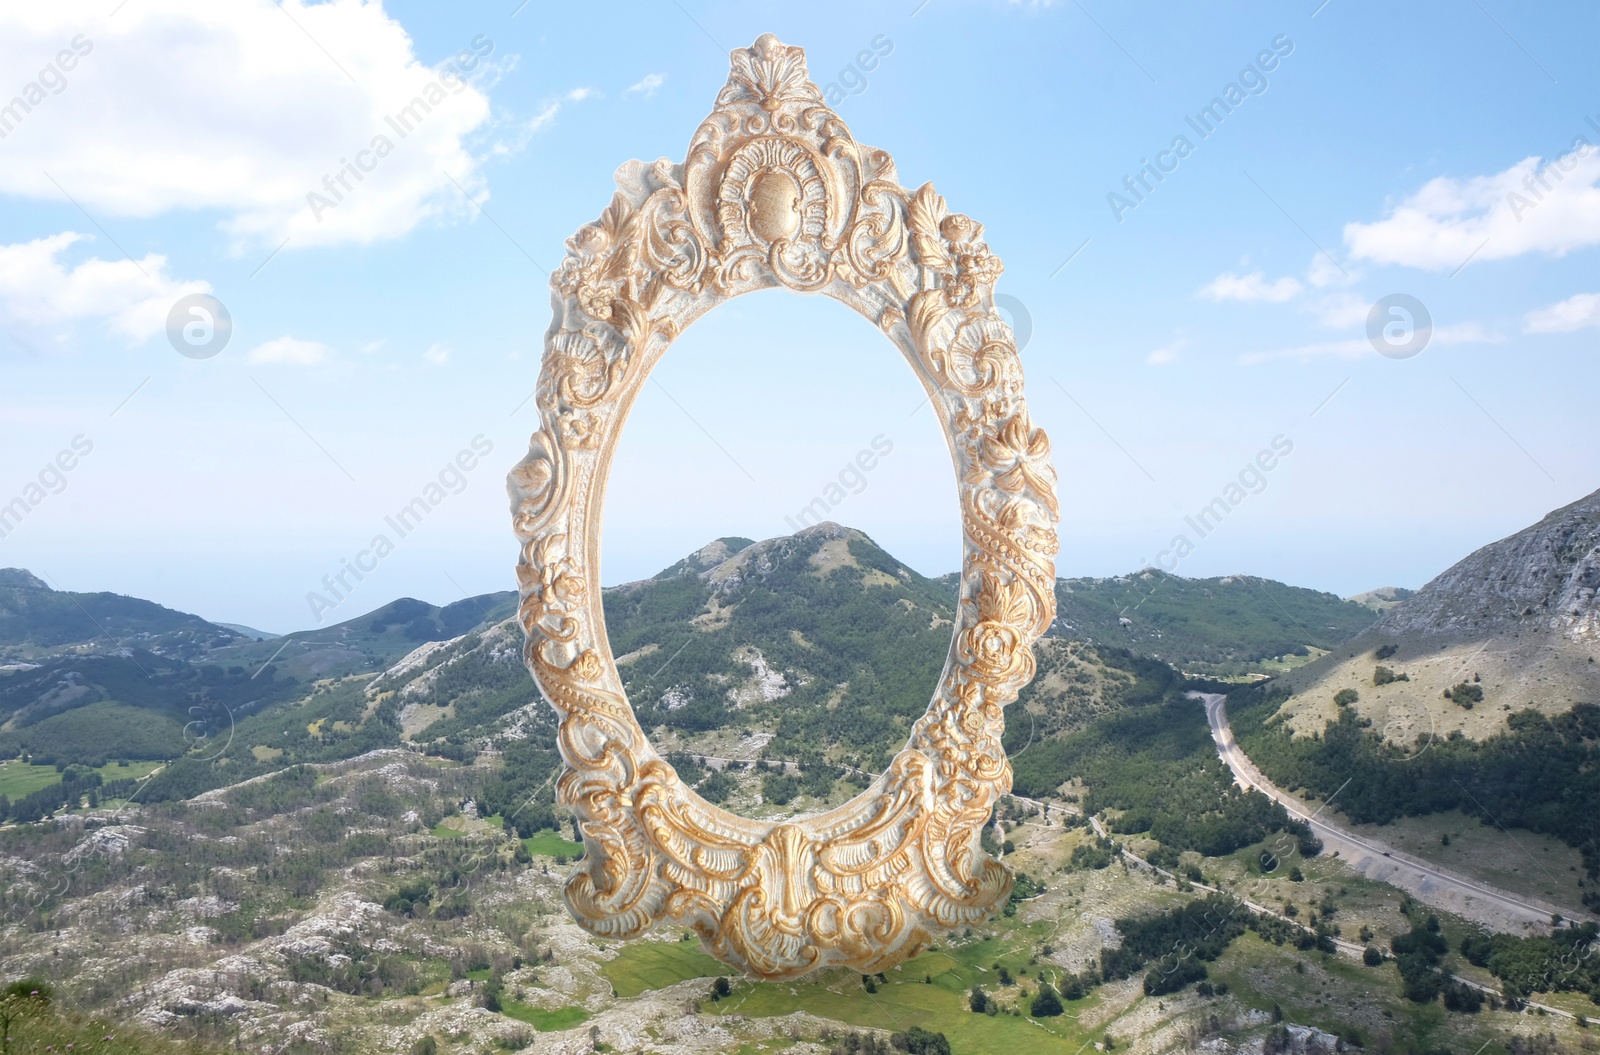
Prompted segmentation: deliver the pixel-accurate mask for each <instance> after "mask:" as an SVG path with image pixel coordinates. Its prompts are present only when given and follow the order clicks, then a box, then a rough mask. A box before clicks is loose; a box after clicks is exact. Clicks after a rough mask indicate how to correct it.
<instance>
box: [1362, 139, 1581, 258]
mask: <svg viewBox="0 0 1600 1055" xmlns="http://www.w3.org/2000/svg"><path fill="white" fill-rule="evenodd" d="M1597 182H1600V150H1596V149H1594V148H1593V147H1591V146H1590V145H1589V144H1588V143H1587V141H1583V140H1581V139H1580V140H1579V141H1577V142H1574V144H1573V150H1572V151H1571V152H1570V153H1568V154H1566V155H1564V156H1562V157H1559V158H1556V159H1555V160H1554V161H1552V162H1550V163H1548V164H1544V165H1541V164H1540V159H1539V158H1537V157H1530V158H1525V159H1523V160H1522V161H1519V162H1518V163H1517V164H1515V165H1513V166H1511V167H1510V168H1508V169H1506V170H1505V171H1504V172H1499V173H1496V174H1494V175H1492V176H1474V177H1472V178H1471V179H1464V180H1460V179H1452V178H1450V177H1447V176H1440V177H1438V178H1436V179H1432V180H1429V181H1428V182H1427V183H1426V184H1424V185H1423V187H1422V189H1421V190H1419V191H1417V193H1415V194H1413V195H1412V196H1411V197H1409V198H1407V199H1405V200H1404V201H1402V202H1401V203H1400V204H1399V205H1396V206H1395V207H1394V208H1393V209H1391V210H1390V211H1389V215H1388V216H1386V217H1384V218H1383V219H1382V220H1378V221H1376V222H1374V223H1350V224H1346V225H1345V229H1344V240H1345V244H1346V245H1348V246H1349V247H1350V252H1351V255H1353V256H1356V257H1359V258H1361V259H1365V260H1373V261H1376V262H1378V263H1382V264H1403V265H1406V266H1408V267H1418V268H1427V269H1430V270H1446V269H1454V268H1458V267H1460V266H1461V265H1462V264H1463V263H1464V262H1466V261H1467V260H1469V259H1471V260H1499V259H1504V258H1507V257H1514V256H1521V255H1522V254H1524V253H1549V254H1551V255H1553V256H1563V255H1565V254H1566V253H1568V252H1571V251H1572V250H1574V249H1580V248H1583V247H1584V246H1591V245H1597V244H1600V187H1597V186H1596V183H1597Z"/></svg>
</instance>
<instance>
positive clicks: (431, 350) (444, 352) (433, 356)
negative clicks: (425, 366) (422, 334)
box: [422, 344, 450, 366]
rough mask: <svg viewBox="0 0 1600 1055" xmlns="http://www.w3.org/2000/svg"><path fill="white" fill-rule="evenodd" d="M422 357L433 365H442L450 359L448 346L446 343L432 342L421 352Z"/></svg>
mask: <svg viewBox="0 0 1600 1055" xmlns="http://www.w3.org/2000/svg"><path fill="white" fill-rule="evenodd" d="M422 357H423V358H424V359H426V360H428V362H430V363H432V364H433V365H434V366H443V365H444V364H445V363H448V362H449V361H450V346H449V345H448V344H433V345H429V346H428V350H427V351H425V352H423V353H422Z"/></svg>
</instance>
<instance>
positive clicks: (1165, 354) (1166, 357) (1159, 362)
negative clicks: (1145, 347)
mask: <svg viewBox="0 0 1600 1055" xmlns="http://www.w3.org/2000/svg"><path fill="white" fill-rule="evenodd" d="M1188 343H1189V339H1188V338H1187V337H1179V338H1178V339H1177V340H1175V341H1173V342H1172V343H1171V344H1169V345H1166V346H1165V347H1162V348H1157V349H1156V350H1155V351H1153V352H1151V353H1150V354H1149V355H1147V356H1145V357H1144V361H1145V362H1147V363H1149V364H1150V365H1151V366H1165V365H1166V364H1167V363H1175V362H1177V361H1178V352H1179V351H1180V350H1181V349H1182V348H1183V346H1184V345H1186V344H1188Z"/></svg>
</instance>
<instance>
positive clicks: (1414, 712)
mask: <svg viewBox="0 0 1600 1055" xmlns="http://www.w3.org/2000/svg"><path fill="white" fill-rule="evenodd" d="M1597 589H1600V491H1596V492H1595V493H1594V494H1591V495H1588V496H1587V497H1585V498H1582V499H1579V500H1578V501H1576V502H1573V503H1572V504H1571V505H1567V506H1563V507H1562V508H1560V509H1557V510H1555V511H1554V512H1552V513H1550V514H1549V515H1548V516H1546V517H1544V518H1543V519H1542V520H1540V521H1539V522H1538V523H1536V524H1533V525H1531V526H1529V527H1526V528H1524V529H1522V530H1521V531H1518V532H1516V533H1515V534H1512V535H1509V536H1507V537H1506V538H1503V539H1501V540H1500V541H1498V542H1493V543H1490V544H1489V545H1487V546H1484V547H1483V548H1481V549H1479V550H1477V551H1475V552H1473V553H1472V554H1470V555H1469V556H1467V557H1465V558H1464V559H1462V560H1460V561H1458V562H1457V563H1456V564H1454V565H1452V566H1451V567H1450V568H1448V569H1447V570H1446V571H1444V572H1443V573H1441V574H1440V575H1439V576H1438V577H1436V578H1435V579H1433V581H1431V582H1429V583H1428V584H1427V585H1425V586H1424V587H1422V589H1420V590H1418V591H1417V592H1416V593H1415V594H1414V595H1411V596H1407V597H1404V598H1403V599H1399V600H1398V601H1397V603H1395V604H1394V605H1392V606H1391V607H1389V608H1387V609H1386V610H1385V611H1384V612H1383V614H1382V616H1381V617H1380V618H1379V619H1378V621H1377V622H1376V623H1374V624H1373V625H1372V626H1371V627H1369V628H1367V629H1366V630H1365V631H1364V632H1362V633H1361V634H1359V635H1357V636H1355V637H1353V638H1352V639H1351V640H1349V641H1348V642H1346V643H1345V644H1344V645H1343V646H1341V647H1340V648H1339V649H1338V650H1337V651H1336V652H1335V653H1334V654H1332V655H1330V656H1327V657H1324V658H1322V659H1320V660H1318V661H1317V662H1315V663H1311V664H1308V665H1307V666H1305V667H1303V668H1301V669H1299V670H1297V671H1295V672H1294V673H1293V674H1291V675H1289V676H1288V677H1287V678H1286V679H1285V684H1286V685H1287V687H1288V688H1289V690H1290V691H1291V693H1292V695H1291V697H1290V699H1289V700H1288V701H1287V702H1286V703H1285V704H1284V708H1283V713H1284V714H1285V715H1286V716H1288V717H1289V719H1290V721H1291V723H1292V725H1293V727H1294V728H1295V729H1296V730H1297V731H1299V732H1310V731H1315V730H1316V729H1320V728H1321V727H1322V725H1323V723H1324V722H1325V721H1326V720H1328V719H1329V718H1333V717H1336V715H1337V713H1338V707H1337V705H1335V704H1334V703H1333V696H1334V695H1335V694H1336V693H1337V692H1339V691H1340V690H1343V689H1352V690H1354V691H1355V692H1356V694H1357V696H1358V699H1357V701H1356V702H1355V704H1354V707H1355V709H1356V712H1357V713H1358V714H1359V715H1361V716H1362V717H1364V718H1368V719H1371V720H1372V721H1373V722H1374V723H1375V725H1376V727H1378V728H1387V729H1389V730H1390V731H1391V733H1392V735H1393V736H1394V737H1397V738H1399V739H1402V740H1404V741H1406V742H1410V741H1411V740H1413V739H1414V736H1415V735H1416V734H1417V733H1419V732H1423V731H1431V733H1432V735H1434V736H1439V737H1442V736H1446V735H1448V734H1449V733H1450V732H1452V731H1454V730H1458V729H1459V730H1460V731H1461V732H1463V733H1464V734H1466V735H1467V736H1469V737H1473V738H1475V739H1481V738H1483V737H1485V736H1489V735H1492V734H1494V733H1495V732H1498V731H1500V730H1502V729H1504V728H1505V727H1506V718H1507V716H1508V715H1511V714H1515V713H1516V712H1519V711H1521V710H1523V709H1524V708H1530V707H1531V708H1534V709H1536V710H1539V711H1542V712H1544V713H1546V714H1558V713H1562V712H1565V711H1568V710H1570V709H1571V708H1572V707H1573V706H1574V705H1575V704H1579V703H1597V702H1600V666H1597V662H1596V657H1597V655H1600V602H1597V600H1596V591H1597ZM1380 668H1381V669H1382V670H1386V671H1388V672H1389V673H1380ZM1391 675H1392V676H1393V678H1394V679H1395V680H1388V679H1389V678H1390V677H1391ZM1457 686H1465V688H1464V689H1462V690H1460V691H1458V690H1457ZM1447 692H1448V693H1449V696H1448V697H1447V696H1446V693H1447Z"/></svg>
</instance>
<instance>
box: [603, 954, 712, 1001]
mask: <svg viewBox="0 0 1600 1055" xmlns="http://www.w3.org/2000/svg"><path fill="white" fill-rule="evenodd" d="M600 973H601V974H603V975H605V976H606V980H607V981H609V982H610V983H611V988H613V989H615V990H616V991H617V995H618V996H623V997H627V996H638V995H639V994H640V993H644V992H649V991H650V990H652V989H665V988H666V987H667V986H669V985H676V984H677V983H679V982H682V981H685V980H686V979H689V978H712V977H715V976H716V975H719V974H730V973H731V969H730V968H728V967H727V966H726V965H724V964H722V963H719V962H718V961H716V960H714V959H712V958H711V957H709V956H707V955H706V954H705V953H703V952H701V951H700V943H699V942H694V941H672V942H667V941H636V942H630V943H628V944H627V945H624V946H623V947H622V951H621V952H619V953H618V954H617V957H616V959H614V960H607V961H606V962H605V963H604V964H602V965H601V967H600Z"/></svg>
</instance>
